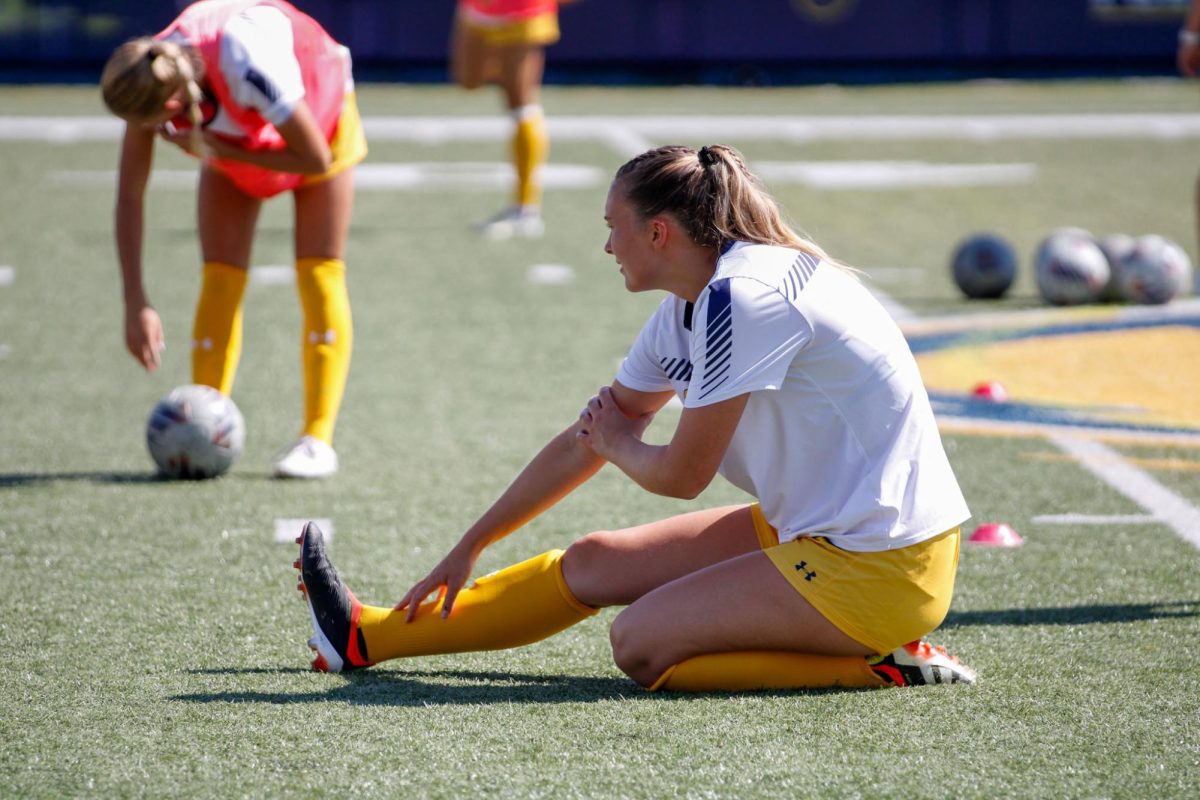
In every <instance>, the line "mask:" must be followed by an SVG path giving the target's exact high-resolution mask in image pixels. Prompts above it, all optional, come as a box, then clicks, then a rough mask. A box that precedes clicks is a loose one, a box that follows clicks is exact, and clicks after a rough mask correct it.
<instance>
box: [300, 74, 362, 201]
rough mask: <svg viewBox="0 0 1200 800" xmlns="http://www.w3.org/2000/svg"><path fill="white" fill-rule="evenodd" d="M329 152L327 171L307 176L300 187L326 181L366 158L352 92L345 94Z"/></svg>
mask: <svg viewBox="0 0 1200 800" xmlns="http://www.w3.org/2000/svg"><path fill="white" fill-rule="evenodd" d="M329 151H330V152H331V153H332V154H333V163H332V164H330V165H329V169H327V170H326V171H325V172H322V173H321V174H320V175H309V176H308V177H306V178H305V179H304V180H303V181H302V182H301V184H300V185H301V186H311V185H312V184H314V183H320V182H321V181H327V180H329V179H330V178H332V177H334V176H335V175H339V174H341V173H343V172H345V171H346V170H348V169H350V168H351V167H353V166H354V165H355V164H357V163H358V162H360V161H362V160H363V159H364V158H366V157H367V137H366V134H364V133H363V126H362V117H361V116H359V113H358V101H357V100H355V98H354V92H347V93H346V97H345V99H344V100H343V101H342V115H341V116H340V117H338V125H337V130H336V131H334V133H333V140H332V141H331V142H330V143H329Z"/></svg>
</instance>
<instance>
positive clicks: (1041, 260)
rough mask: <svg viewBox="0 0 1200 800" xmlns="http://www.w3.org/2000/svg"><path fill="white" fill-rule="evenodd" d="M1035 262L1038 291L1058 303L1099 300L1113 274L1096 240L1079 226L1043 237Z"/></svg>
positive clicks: (1060, 304)
mask: <svg viewBox="0 0 1200 800" xmlns="http://www.w3.org/2000/svg"><path fill="white" fill-rule="evenodd" d="M1033 265H1034V272H1035V274H1036V276H1037V286H1038V291H1040V292H1041V294H1042V297H1043V298H1045V299H1046V301H1047V302H1050V303H1053V304H1054V305H1058V306H1066V305H1078V304H1081V303H1094V302H1096V301H1097V300H1099V299H1100V294H1101V292H1103V291H1104V287H1105V285H1106V284H1107V283H1108V279H1109V275H1110V274H1111V271H1110V270H1109V268H1108V259H1106V258H1105V257H1104V253H1103V252H1102V251H1101V250H1100V246H1099V245H1098V244H1096V240H1095V239H1093V238H1092V236H1091V234H1089V233H1088V232H1087V231H1084V230H1081V229H1079V228H1062V229H1059V230H1056V231H1054V232H1053V233H1051V234H1050V235H1049V236H1047V237H1046V238H1045V239H1043V240H1042V242H1041V244H1040V245H1038V249H1037V253H1036V254H1035V256H1034V259H1033Z"/></svg>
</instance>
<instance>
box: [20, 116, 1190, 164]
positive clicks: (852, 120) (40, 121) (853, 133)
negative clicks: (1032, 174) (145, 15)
mask: <svg viewBox="0 0 1200 800" xmlns="http://www.w3.org/2000/svg"><path fill="white" fill-rule="evenodd" d="M547 124H548V127H549V133H550V136H551V138H554V139H559V140H562V141H571V140H586V141H602V142H607V143H608V144H609V146H611V147H612V148H613V149H614V150H615V151H617V152H618V153H620V154H621V155H623V156H628V155H629V154H631V153H636V152H640V151H641V150H643V149H645V148H646V146H647V145H649V144H651V143H653V142H659V143H664V142H670V141H673V140H676V139H678V138H680V137H686V138H688V139H696V140H701V139H703V140H711V141H718V140H722V139H735V140H773V141H793V142H811V141H819V140H830V139H833V140H838V141H881V140H903V141H910V140H932V141H944V140H968V141H996V140H1002V139H1195V138H1200V114H1011V115H1002V114H996V115H983V114H976V115H961V114H943V115H932V116H927V115H911V116H908V115H905V116H901V115H889V116H879V115H862V116H825V117H813V116H788V115H722V116H706V115H660V116H607V115H595V116H551V117H549V119H548V121H547ZM363 126H364V128H365V130H366V134H367V138H368V139H374V140H375V141H380V142H383V141H413V142H424V143H437V142H446V141H499V140H504V139H507V138H508V137H509V136H510V135H511V121H510V120H509V119H508V118H507V117H504V116H503V115H499V114H497V115H495V116H486V117H421V116H414V117H395V116H387V117H367V118H366V119H364V120H363ZM123 129H124V128H123V123H122V122H120V121H119V120H117V119H116V118H113V117H88V116H79V117H46V116H33V117H15V116H14V117H0V140H9V141H16V140H25V141H49V142H60V143H64V144H69V143H72V142H79V141H95V140H114V141H115V140H116V139H118V138H119V137H120V135H121V131H122V130H123Z"/></svg>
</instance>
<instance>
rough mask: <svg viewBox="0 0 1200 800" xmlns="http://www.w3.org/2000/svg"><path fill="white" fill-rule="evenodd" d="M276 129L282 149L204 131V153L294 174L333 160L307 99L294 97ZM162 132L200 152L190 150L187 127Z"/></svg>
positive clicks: (322, 168) (316, 171)
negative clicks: (289, 111)
mask: <svg viewBox="0 0 1200 800" xmlns="http://www.w3.org/2000/svg"><path fill="white" fill-rule="evenodd" d="M275 129H276V130H277V131H279V135H280V136H282V137H283V141H284V142H285V143H286V144H287V147H286V148H284V149H282V150H246V149H244V148H242V147H241V146H239V145H238V143H237V141H235V140H232V139H227V138H225V137H223V136H221V135H219V134H216V133H212V132H211V131H205V132H204V134H203V140H204V145H205V147H206V148H207V149H208V152H207V153H205V154H204V155H209V156H215V157H216V158H225V159H229V160H230V161H242V162H245V163H247V164H254V165H255V166H259V167H262V168H264V169H269V170H272V171H274V172H287V173H290V174H293V175H321V174H323V173H325V172H327V171H328V170H329V167H330V166H331V165H332V164H333V152H332V151H331V150H330V149H329V142H327V141H325V135H324V134H323V133H321V128H320V126H319V125H318V124H317V120H316V118H315V117H314V116H313V114H312V111H311V110H310V109H309V107H308V104H307V103H305V102H304V101H303V100H299V101H297V103H296V106H295V108H293V109H292V115H291V116H290V117H288V119H287V120H286V121H284V122H281V123H279V124H278V125H276V126H275ZM161 135H162V137H163V138H164V139H166V140H167V141H169V142H171V143H172V144H174V145H177V146H178V147H180V148H181V149H183V150H184V151H186V152H188V153H191V154H192V155H200V154H199V153H195V152H193V149H192V148H193V144H192V137H191V135H190V132H189V131H186V130H183V131H177V130H174V129H165V130H163V131H162V134H161Z"/></svg>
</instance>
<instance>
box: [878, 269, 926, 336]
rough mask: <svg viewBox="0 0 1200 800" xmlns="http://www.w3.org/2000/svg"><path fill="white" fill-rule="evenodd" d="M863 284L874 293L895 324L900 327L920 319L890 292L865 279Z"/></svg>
mask: <svg viewBox="0 0 1200 800" xmlns="http://www.w3.org/2000/svg"><path fill="white" fill-rule="evenodd" d="M865 285H866V287H867V290H868V291H870V292H871V294H873V295H875V299H876V300H878V301H879V304H880V305H881V306H883V308H884V310H885V311H887V312H888V314H889V315H891V318H892V319H893V320H895V321H896V324H897V325H899V326H900V327H902V328H903V327H904V326H906V325H909V324H911V323H914V322H918V321H919V320H920V317H918V316H917V315H916V314H915V313H914V312H913V311H912V310H911V309H909V308H908V306H905V305H903V304H902V303H899V302H898V301H896V300H895V299H894V298H893V297H892V296H891V295H890V294H888V293H887V292H885V291H883V290H882V289H880V288H879V287H878V286H876V285H875V284H873V283H871V282H870V281H867V282H866V284H865Z"/></svg>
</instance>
